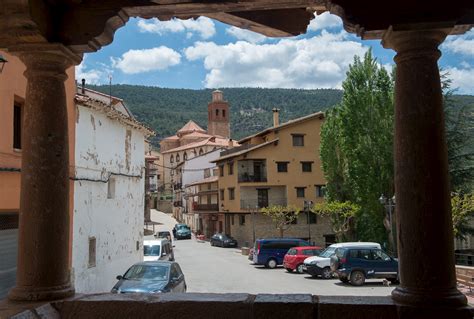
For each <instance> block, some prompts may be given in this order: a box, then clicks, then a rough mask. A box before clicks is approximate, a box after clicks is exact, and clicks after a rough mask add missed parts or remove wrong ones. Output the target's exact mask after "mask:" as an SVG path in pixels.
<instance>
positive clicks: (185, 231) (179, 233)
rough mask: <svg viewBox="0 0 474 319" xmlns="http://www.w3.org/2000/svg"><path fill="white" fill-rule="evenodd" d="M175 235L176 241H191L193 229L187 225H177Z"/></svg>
mask: <svg viewBox="0 0 474 319" xmlns="http://www.w3.org/2000/svg"><path fill="white" fill-rule="evenodd" d="M173 234H174V237H175V238H176V239H191V229H190V228H189V226H188V225H185V224H176V226H174V229H173Z"/></svg>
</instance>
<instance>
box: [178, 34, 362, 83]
mask: <svg viewBox="0 0 474 319" xmlns="http://www.w3.org/2000/svg"><path fill="white" fill-rule="evenodd" d="M347 37H348V34H347V33H345V32H341V33H337V34H334V33H328V32H326V31H324V30H323V31H322V33H321V35H319V36H315V37H313V38H308V39H284V40H280V41H279V42H277V43H275V44H252V43H248V42H244V41H238V42H236V43H229V44H227V45H217V44H215V43H214V42H196V43H195V45H194V46H191V47H188V48H186V49H185V50H184V53H185V56H186V58H187V59H188V60H190V61H195V60H200V59H202V60H204V67H205V69H206V70H208V74H207V75H206V79H205V83H204V84H205V86H206V87H210V88H213V87H273V88H276V87H281V88H306V89H309V88H340V87H341V83H342V80H343V79H344V78H345V73H346V71H347V70H348V66H349V64H350V63H352V61H353V57H354V55H356V54H357V55H363V54H364V53H365V51H366V49H367V48H366V47H363V46H362V44H360V43H358V42H355V41H349V40H347Z"/></svg>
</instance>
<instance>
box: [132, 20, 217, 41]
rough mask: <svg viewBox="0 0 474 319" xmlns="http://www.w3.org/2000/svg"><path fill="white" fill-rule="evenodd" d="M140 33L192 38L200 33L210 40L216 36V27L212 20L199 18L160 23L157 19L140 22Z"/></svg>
mask: <svg viewBox="0 0 474 319" xmlns="http://www.w3.org/2000/svg"><path fill="white" fill-rule="evenodd" d="M138 29H139V30H140V32H149V33H157V34H159V35H164V34H166V33H183V32H186V37H187V38H190V37H191V36H192V35H193V34H194V33H198V34H199V35H200V37H201V38H202V39H209V38H211V37H213V36H214V35H215V34H216V27H215V25H214V22H212V20H211V19H209V18H206V17H199V18H197V19H195V20H194V19H188V20H181V19H172V20H169V21H160V20H158V19H156V18H153V19H151V20H150V21H147V20H139V21H138Z"/></svg>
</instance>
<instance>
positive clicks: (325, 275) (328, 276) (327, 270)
mask: <svg viewBox="0 0 474 319" xmlns="http://www.w3.org/2000/svg"><path fill="white" fill-rule="evenodd" d="M321 277H323V279H331V278H332V273H331V268H329V267H324V268H323V272H322V274H321Z"/></svg>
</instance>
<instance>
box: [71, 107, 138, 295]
mask: <svg viewBox="0 0 474 319" xmlns="http://www.w3.org/2000/svg"><path fill="white" fill-rule="evenodd" d="M77 112H78V119H77V123H76V145H75V165H76V169H75V177H76V178H77V179H79V180H76V181H75V184H74V216H73V250H72V267H73V273H72V276H73V278H74V280H73V281H74V284H75V288H76V292H79V293H92V292H107V291H110V289H111V288H112V287H113V285H114V284H115V282H116V281H117V280H116V279H115V277H116V276H117V275H120V274H123V273H124V272H125V271H126V270H127V269H128V268H129V267H130V266H131V265H132V264H134V263H136V262H139V261H141V260H142V257H143V218H144V216H143V214H144V178H143V177H144V172H143V167H144V165H145V164H144V154H145V146H144V135H143V133H141V132H139V131H137V130H134V129H131V128H130V127H129V126H126V125H124V124H121V123H119V122H117V121H115V120H112V119H109V118H108V117H106V116H105V115H104V114H102V113H100V112H98V111H94V110H91V109H89V108H85V107H82V106H79V107H78V110H77ZM127 130H128V133H127ZM111 173H112V175H110V174H111ZM115 174H123V175H134V176H139V177H130V176H122V175H115ZM109 175H110V176H111V177H112V178H113V179H115V196H114V197H113V198H108V196H107V195H108V183H104V182H100V181H99V182H98V181H90V180H81V179H91V180H103V181H107V180H108V179H109ZM90 237H95V238H96V265H95V266H94V267H89V238H90ZM137 243H138V250H137Z"/></svg>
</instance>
